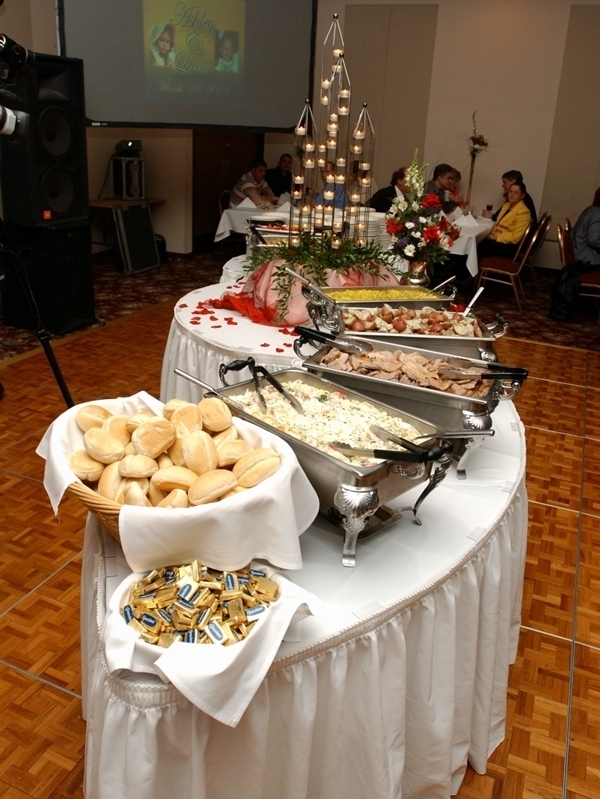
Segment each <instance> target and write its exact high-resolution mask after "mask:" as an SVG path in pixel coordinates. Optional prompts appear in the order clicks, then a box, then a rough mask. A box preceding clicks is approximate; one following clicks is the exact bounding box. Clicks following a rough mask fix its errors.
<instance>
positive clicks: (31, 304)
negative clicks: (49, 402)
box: [0, 220, 75, 408]
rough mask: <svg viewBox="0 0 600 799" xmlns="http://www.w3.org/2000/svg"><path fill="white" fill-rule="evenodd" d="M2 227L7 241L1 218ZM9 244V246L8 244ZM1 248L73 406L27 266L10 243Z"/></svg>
mask: <svg viewBox="0 0 600 799" xmlns="http://www.w3.org/2000/svg"><path fill="white" fill-rule="evenodd" d="M0 228H1V230H2V239H4V241H6V231H5V230H4V223H3V222H2V220H0ZM7 245H8V246H7ZM0 250H1V251H2V252H4V254H5V255H8V256H10V258H11V261H12V264H13V268H14V270H15V274H16V276H17V281H18V283H19V287H20V289H21V291H22V292H23V296H24V298H25V302H26V303H27V306H28V308H29V313H30V314H31V318H32V319H35V320H36V330H35V337H36V338H37V340H38V341H39V342H40V344H41V345H42V349H43V350H44V354H45V355H46V358H47V360H48V363H49V364H50V368H51V369H52V374H53V375H54V379H55V380H56V383H57V385H58V387H59V389H60V393H61V394H62V395H63V399H64V401H65V402H66V404H67V408H72V407H73V406H74V405H75V403H74V402H73V398H72V397H71V393H70V392H69V389H68V387H67V384H66V382H65V379H64V377H63V375H62V372H61V371H60V367H59V365H58V361H57V360H56V356H55V355H54V350H53V349H52V345H51V344H50V338H51V336H50V333H49V332H48V329H47V328H46V326H45V325H44V322H43V320H42V318H41V316H40V312H39V311H38V307H37V303H36V301H35V297H34V296H33V292H32V291H31V287H30V285H29V280H28V278H27V273H26V272H25V267H24V266H23V264H22V263H21V259H20V258H19V256H18V255H17V254H16V253H15V252H14V251H13V249H12V248H11V247H10V243H9V242H6V244H5V243H4V242H0ZM2 388H3V387H2V385H1V384H0V389H2ZM3 394H4V391H3V390H0V399H2V396H3Z"/></svg>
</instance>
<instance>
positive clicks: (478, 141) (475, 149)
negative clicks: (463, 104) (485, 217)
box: [467, 111, 490, 205]
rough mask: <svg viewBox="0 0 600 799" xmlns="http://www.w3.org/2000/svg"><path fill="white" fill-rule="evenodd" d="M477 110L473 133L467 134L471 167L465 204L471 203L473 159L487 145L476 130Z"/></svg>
mask: <svg viewBox="0 0 600 799" xmlns="http://www.w3.org/2000/svg"><path fill="white" fill-rule="evenodd" d="M476 114H477V112H476V111H474V112H473V133H472V134H471V135H470V136H469V139H468V141H469V155H470V157H471V169H470V171H469V188H468V189H467V205H470V204H471V189H472V187H473V175H474V174H475V159H476V158H477V156H478V155H480V153H483V152H485V151H486V150H487V148H488V147H489V144H490V143H489V141H488V140H487V139H486V138H485V136H482V135H481V133H479V132H478V130H477V119H476Z"/></svg>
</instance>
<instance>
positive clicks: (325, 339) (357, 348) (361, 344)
mask: <svg viewBox="0 0 600 799" xmlns="http://www.w3.org/2000/svg"><path fill="white" fill-rule="evenodd" d="M294 333H298V335H299V336H300V338H298V339H296V341H295V342H294V352H295V353H296V355H299V356H300V357H302V355H301V353H300V352H299V349H300V348H301V347H302V345H303V344H309V343H310V342H311V341H318V342H319V343H321V344H330V345H331V346H332V347H337V348H338V350H342V351H343V352H350V353H352V354H359V353H363V352H373V345H372V344H371V343H370V342H369V341H364V340H360V339H355V338H352V339H351V338H346V337H344V336H339V335H335V334H334V333H326V332H325V331H324V330H315V329H314V328H312V327H302V325H298V326H297V327H295V328H294ZM296 344H298V347H296Z"/></svg>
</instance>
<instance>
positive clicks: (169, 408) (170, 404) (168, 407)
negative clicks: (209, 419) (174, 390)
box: [163, 397, 188, 420]
mask: <svg viewBox="0 0 600 799" xmlns="http://www.w3.org/2000/svg"><path fill="white" fill-rule="evenodd" d="M187 404H188V403H187V402H186V400H182V399H177V398H176V397H174V398H173V399H170V400H168V401H167V402H165V406H164V408H163V416H164V417H165V419H169V420H170V419H171V414H172V413H173V411H174V410H175V408H179V407H181V406H182V405H187Z"/></svg>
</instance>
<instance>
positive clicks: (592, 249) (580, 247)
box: [571, 186, 600, 266]
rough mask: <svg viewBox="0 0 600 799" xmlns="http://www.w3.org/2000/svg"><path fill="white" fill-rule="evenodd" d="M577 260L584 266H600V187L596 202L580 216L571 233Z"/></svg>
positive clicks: (595, 198)
mask: <svg viewBox="0 0 600 799" xmlns="http://www.w3.org/2000/svg"><path fill="white" fill-rule="evenodd" d="M571 237H572V239H573V248H574V249H575V258H576V259H577V260H578V261H581V263H582V264H591V265H592V266H600V186H599V187H598V188H597V189H596V193H595V194H594V201H593V203H592V204H591V205H589V206H588V207H587V208H585V209H584V210H583V211H582V212H581V214H580V215H579V219H578V220H577V222H575V224H574V225H573V230H572V232H571Z"/></svg>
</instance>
